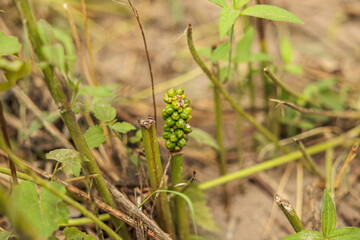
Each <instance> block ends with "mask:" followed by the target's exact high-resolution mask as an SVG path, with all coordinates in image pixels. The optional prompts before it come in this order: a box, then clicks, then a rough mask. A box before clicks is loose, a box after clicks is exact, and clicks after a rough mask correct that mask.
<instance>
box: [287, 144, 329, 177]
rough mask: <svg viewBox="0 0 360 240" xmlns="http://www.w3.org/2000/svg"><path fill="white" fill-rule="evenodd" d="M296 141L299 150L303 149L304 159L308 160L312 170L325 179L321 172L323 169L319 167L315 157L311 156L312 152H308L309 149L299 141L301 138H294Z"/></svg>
mask: <svg viewBox="0 0 360 240" xmlns="http://www.w3.org/2000/svg"><path fill="white" fill-rule="evenodd" d="M294 141H295V143H296V144H297V146H298V147H299V150H300V151H301V153H302V155H303V157H304V159H305V160H306V162H307V163H308V164H309V165H310V168H311V170H312V171H313V172H314V173H315V174H316V175H318V176H319V177H320V178H322V179H325V178H324V175H323V174H322V173H321V171H320V170H319V168H318V167H317V165H316V163H315V161H314V159H313V158H312V157H311V156H310V154H309V153H308V151H307V150H306V148H305V146H304V144H303V143H302V142H301V141H299V140H294Z"/></svg>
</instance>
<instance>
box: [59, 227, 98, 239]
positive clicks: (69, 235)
mask: <svg viewBox="0 0 360 240" xmlns="http://www.w3.org/2000/svg"><path fill="white" fill-rule="evenodd" d="M63 232H64V234H65V240H95V238H94V237H93V236H91V235H88V234H86V233H84V232H81V231H80V230H79V229H77V228H76V227H66V228H65V229H64V231H63Z"/></svg>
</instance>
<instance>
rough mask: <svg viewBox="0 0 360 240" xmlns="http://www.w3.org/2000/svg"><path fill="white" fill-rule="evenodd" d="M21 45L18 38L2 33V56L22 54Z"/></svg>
mask: <svg viewBox="0 0 360 240" xmlns="http://www.w3.org/2000/svg"><path fill="white" fill-rule="evenodd" d="M20 49H21V44H20V43H19V41H18V38H17V37H14V36H8V35H5V34H4V33H2V32H1V31H0V56H1V55H12V54H17V53H18V52H20Z"/></svg>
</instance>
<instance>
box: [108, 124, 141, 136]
mask: <svg viewBox="0 0 360 240" xmlns="http://www.w3.org/2000/svg"><path fill="white" fill-rule="evenodd" d="M109 127H110V128H111V129H113V130H115V131H117V132H120V133H127V132H130V131H131V130H136V127H135V126H134V125H132V124H131V123H128V122H121V123H119V122H116V123H114V124H112V125H109Z"/></svg>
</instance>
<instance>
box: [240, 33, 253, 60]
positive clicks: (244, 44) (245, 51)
mask: <svg viewBox="0 0 360 240" xmlns="http://www.w3.org/2000/svg"><path fill="white" fill-rule="evenodd" d="M253 40H254V28H253V27H248V28H247V29H246V31H245V33H244V36H243V37H242V38H241V40H240V41H239V42H238V43H237V44H236V50H235V61H236V62H238V63H240V62H242V61H243V59H248V57H249V55H250V52H251V46H252V43H253Z"/></svg>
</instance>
